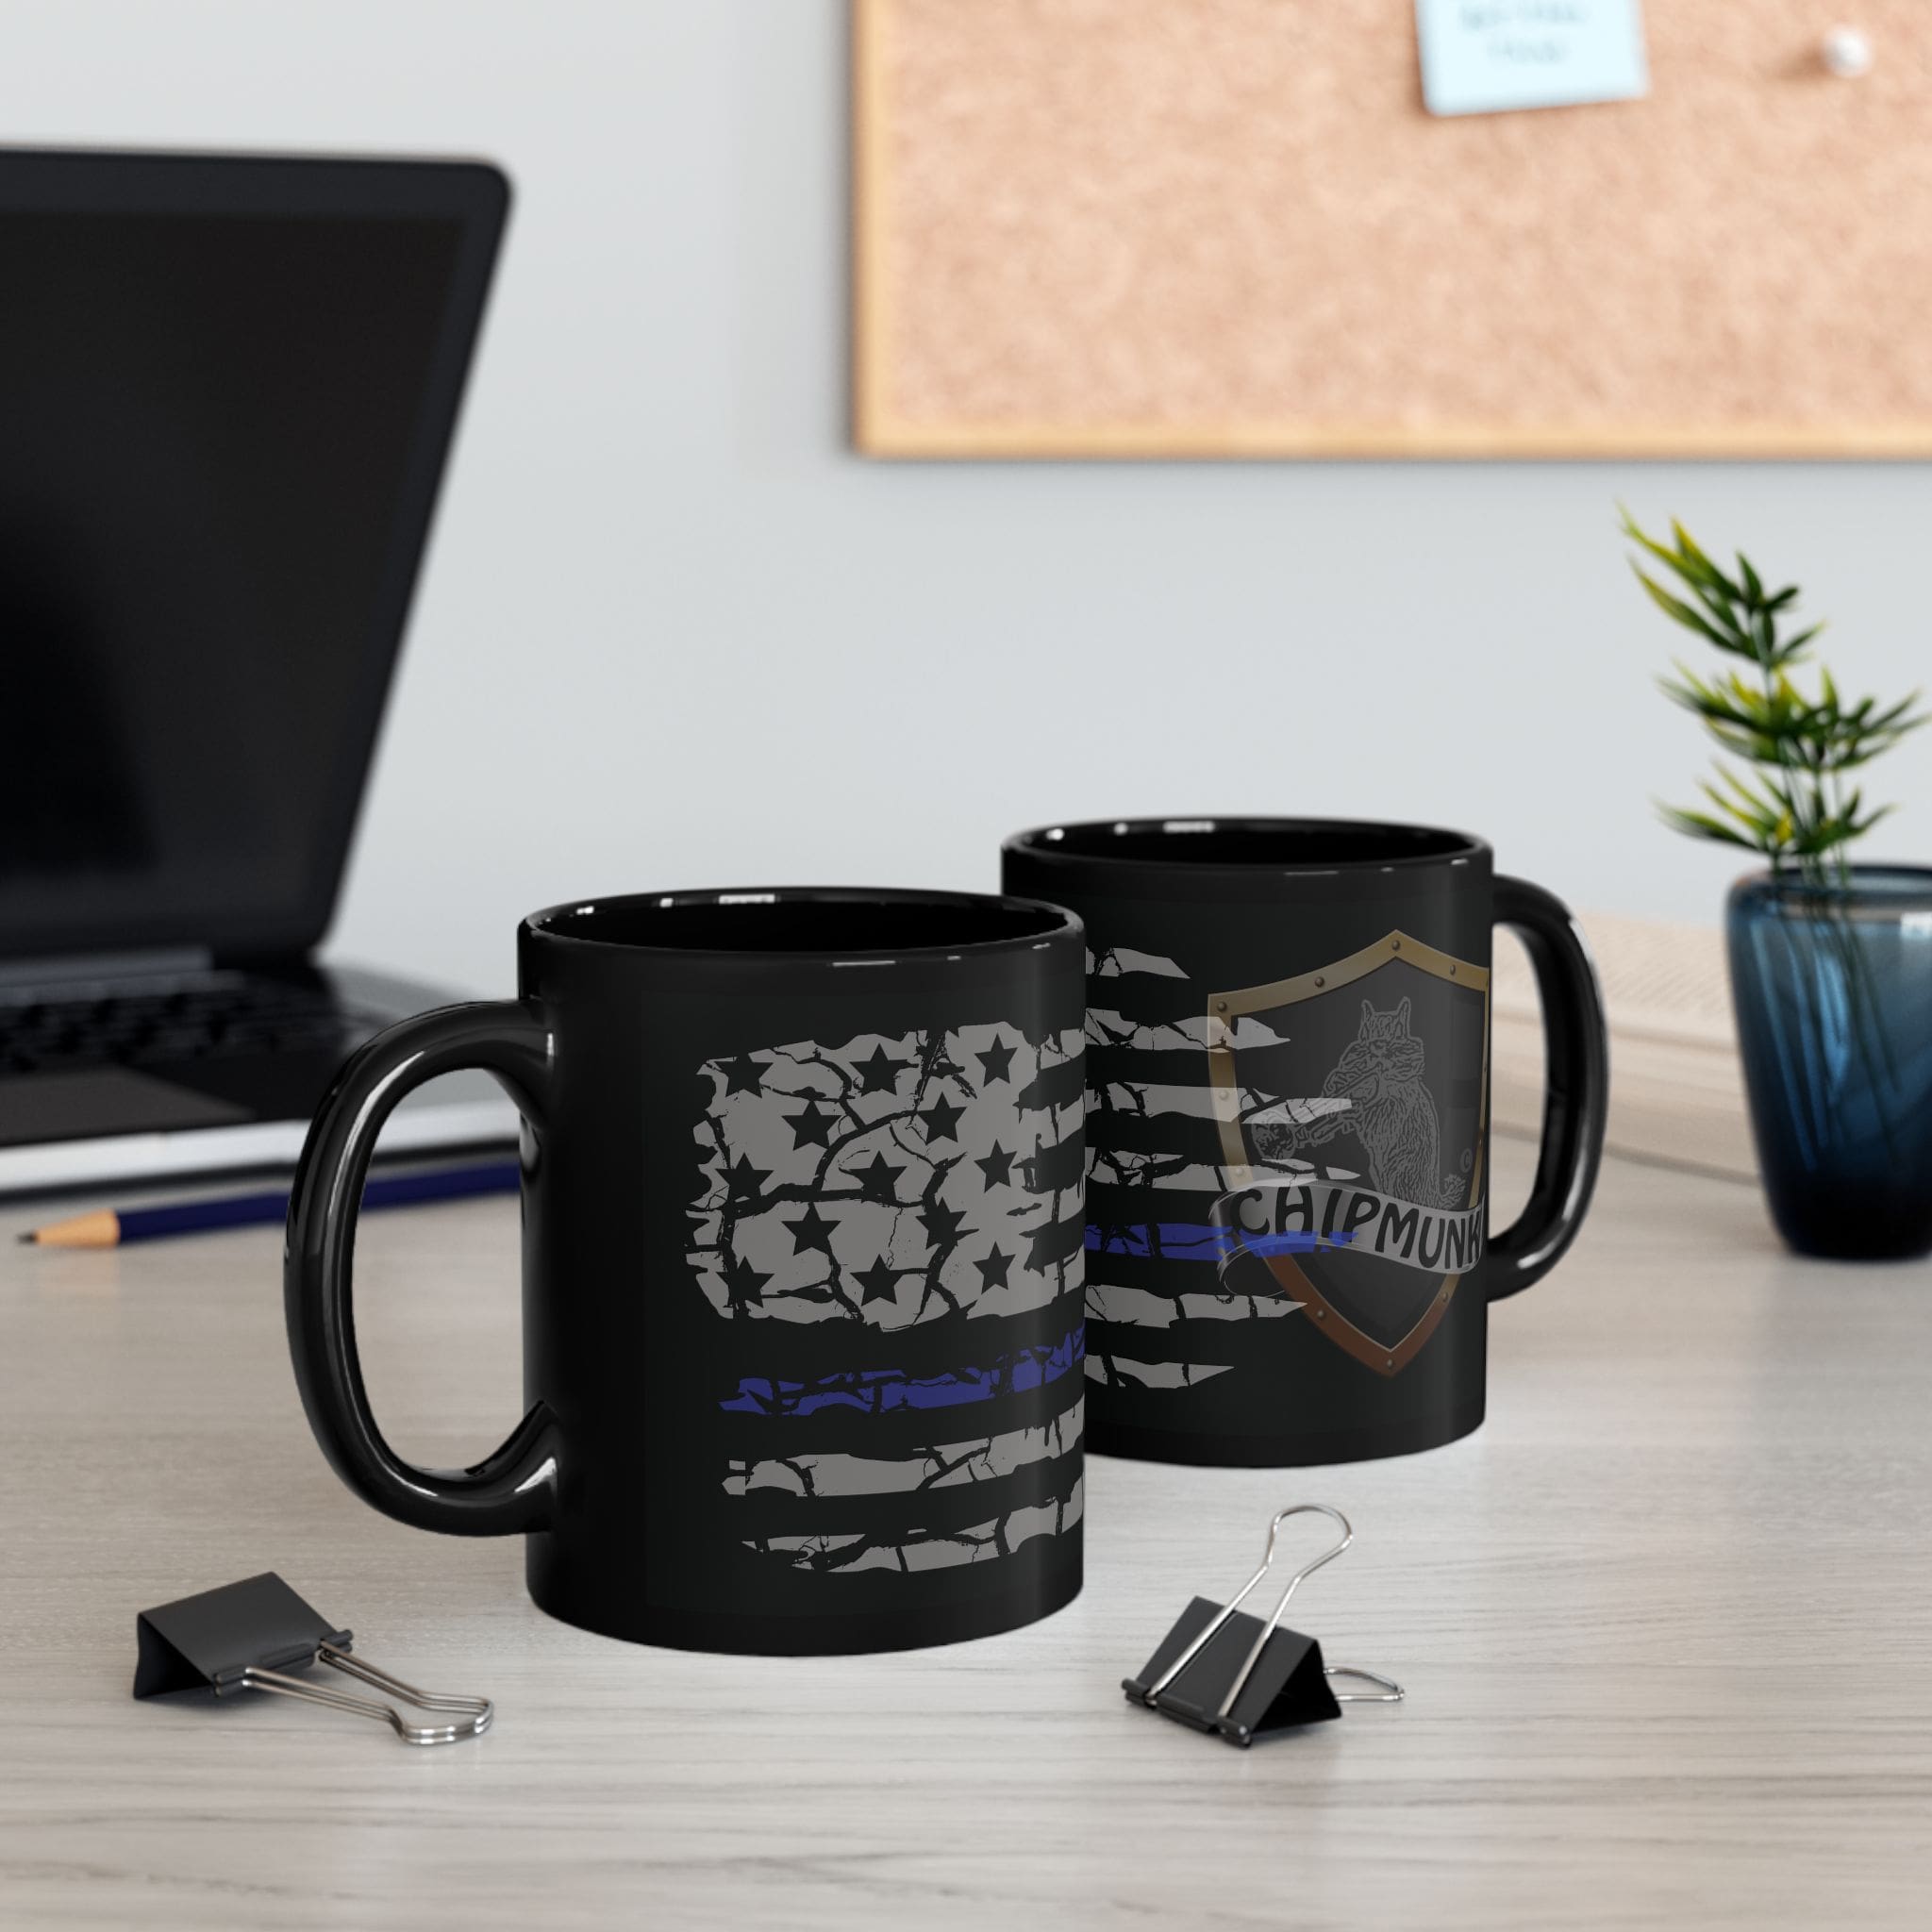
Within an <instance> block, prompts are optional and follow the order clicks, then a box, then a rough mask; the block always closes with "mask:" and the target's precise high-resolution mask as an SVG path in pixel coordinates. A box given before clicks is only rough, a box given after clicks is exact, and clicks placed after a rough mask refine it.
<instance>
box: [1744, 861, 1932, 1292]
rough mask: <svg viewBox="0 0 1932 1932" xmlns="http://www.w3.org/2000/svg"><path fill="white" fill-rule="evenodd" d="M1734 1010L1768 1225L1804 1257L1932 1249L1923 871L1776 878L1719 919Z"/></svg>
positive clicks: (1931, 1043)
mask: <svg viewBox="0 0 1932 1932" xmlns="http://www.w3.org/2000/svg"><path fill="white" fill-rule="evenodd" d="M1725 924H1726V927H1727V930H1728V935H1729V941H1730V959H1731V996H1732V999H1733V1000H1734V1002H1735V1003H1736V1006H1737V1012H1738V1043H1739V1045H1740V1048H1741V1050H1742V1053H1743V1058H1744V1081H1745V1086H1746V1089H1747V1091H1749V1094H1750V1099H1751V1124H1752V1129H1753V1132H1754V1133H1755V1135H1756V1137H1757V1160H1758V1165H1759V1167H1760V1169H1761V1170H1762V1172H1763V1175H1764V1189H1765V1193H1766V1195H1767V1196H1768V1198H1769V1200H1770V1203H1771V1213H1772V1219H1773V1220H1774V1222H1776V1224H1777V1228H1778V1232H1779V1233H1780V1234H1782V1235H1783V1236H1784V1238H1785V1240H1786V1241H1789V1242H1790V1244H1791V1246H1792V1247H1794V1248H1796V1249H1797V1250H1798V1252H1799V1253H1800V1254H1805V1255H1831V1256H1839V1257H1846V1258H1852V1259H1872V1260H1876V1259H1881V1258H1890V1257H1903V1256H1908V1255H1923V1254H1925V1253H1926V1252H1927V1251H1928V1250H1932V869H1928V868H1925V867H1923V866H1854V867H1853V868H1852V870H1851V875H1850V879H1849V882H1848V883H1847V884H1846V885H1844V886H1842V887H1837V886H1830V887H1820V886H1807V885H1802V884H1800V883H1798V882H1796V881H1795V880H1785V879H1781V878H1776V877H1774V875H1773V874H1769V873H1758V874H1752V875H1750V876H1748V877H1745V878H1741V879H1740V880H1739V881H1738V883H1737V884H1736V885H1734V886H1733V887H1732V888H1731V892H1730V898H1729V901H1728V904H1727V907H1726V920H1725Z"/></svg>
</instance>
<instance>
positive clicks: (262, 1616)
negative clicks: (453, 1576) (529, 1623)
mask: <svg viewBox="0 0 1932 1932" xmlns="http://www.w3.org/2000/svg"><path fill="white" fill-rule="evenodd" d="M135 1635H136V1638H137V1640H138V1641H139V1642H140V1645H141V1652H140V1657H139V1658H138V1660H137V1661H136V1663H135V1666H134V1694H135V1695H136V1696H137V1697H158V1696H160V1695H162V1694H163V1693H164V1692H166V1691H195V1690H209V1689H211V1690H212V1691H214V1693H215V1695H216V1696H217V1697H225V1696H228V1695H229V1694H231V1693H232V1692H234V1691H275V1693H276V1694H277V1695H279V1696H282V1697H306V1698H308V1701H309V1702H310V1703H311V1704H326V1705H328V1706H329V1707H331V1708H332V1709H335V1710H353V1711H354V1712H355V1713H356V1714H357V1715H358V1717H373V1718H375V1719H377V1720H379V1721H380V1722H381V1723H383V1724H388V1725H389V1726H390V1727H391V1729H392V1730H393V1731H394V1732H395V1734H396V1736H397V1737H399V1738H400V1739H401V1740H403V1742H404V1743H406V1744H453V1743H455V1742H456V1741H457V1740H458V1738H480V1737H481V1736H482V1735H483V1733H484V1732H485V1731H487V1730H488V1729H489V1728H490V1723H491V1719H492V1718H493V1717H494V1716H495V1715H496V1708H495V1707H494V1706H493V1705H492V1704H491V1702H490V1700H489V1699H488V1698H487V1697H448V1696H444V1695H442V1694H441V1693H440V1692H437V1691H418V1690H415V1689H413V1688H412V1687H411V1686H410V1685H408V1684H405V1683H404V1682H402V1680H401V1679H400V1678H397V1677H391V1675H390V1674H389V1673H388V1672H387V1671H379V1670H377V1669H376V1668H375V1665H374V1664H370V1663H364V1662H363V1660H362V1659H361V1658H360V1657H353V1656H351V1655H350V1648H349V1646H350V1643H351V1641H352V1640H351V1638H350V1635H349V1632H348V1631H346V1630H338V1629H335V1628H334V1627H333V1626H332V1625H331V1624H329V1621H328V1619H327V1618H326V1617H325V1616H323V1615H322V1614H321V1613H320V1612H319V1611H317V1610H314V1609H311V1608H310V1607H309V1606H308V1605H307V1604H305V1603H304V1602H303V1601H302V1599H301V1598H300V1597H299V1596H297V1595H296V1594H295V1592H294V1591H292V1590H291V1589H290V1588H289V1586H288V1585H287V1584H286V1583H284V1582H283V1581H282V1579H281V1578H280V1577H279V1576H277V1575H276V1574H275V1572H274V1571H273V1570H264V1571H263V1572H262V1573H261V1574H260V1575H259V1576H249V1577H244V1578H243V1579H242V1581H241V1582H240V1583H225V1584H224V1585H223V1586H222V1587H221V1589H219V1590H205V1591H202V1592H201V1594H200V1595H199V1596H184V1597H182V1598H181V1599H180V1600H179V1601H178V1602H176V1603H172V1604H162V1605H160V1606H159V1607H158V1608H156V1609H152V1610H142V1613H141V1614H140V1616H139V1617H137V1618H136V1619H135ZM316 1663H325V1664H328V1665H330V1666H331V1667H332V1668H334V1669H335V1670H338V1671H341V1672H342V1673H343V1674H345V1675H347V1676H351V1677H357V1678H359V1679H360V1680H361V1681H362V1682H363V1683H365V1684H372V1685H374V1686H375V1689H376V1690H378V1691H386V1692H387V1693H388V1694H389V1695H390V1696H391V1697H394V1698H397V1699H399V1700H400V1701H401V1702H403V1703H404V1704H412V1705H414V1706H415V1707H416V1708H417V1709H418V1710H440V1711H460V1712H462V1713H463V1716H462V1719H461V1721H460V1722H459V1723H452V1724H408V1723H405V1721H404V1719H403V1715H402V1713H401V1712H400V1711H399V1710H397V1709H396V1707H395V1706H394V1705H391V1704H378V1703H377V1702H376V1701H375V1698H373V1697H358V1696H357V1695H356V1694H355V1692H354V1691H334V1690H330V1689H329V1688H328V1687H327V1686H326V1685H323V1684H311V1683H308V1682H305V1681H304V1680H303V1679H302V1678H300V1677H296V1676H291V1675H290V1673H291V1671H303V1670H308V1668H309V1667H310V1666H311V1665H313V1664H316Z"/></svg>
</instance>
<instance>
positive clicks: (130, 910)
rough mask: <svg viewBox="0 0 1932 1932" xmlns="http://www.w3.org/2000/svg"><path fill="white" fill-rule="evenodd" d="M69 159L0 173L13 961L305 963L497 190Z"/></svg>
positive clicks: (430, 491) (283, 166)
mask: <svg viewBox="0 0 1932 1932" xmlns="http://www.w3.org/2000/svg"><path fill="white" fill-rule="evenodd" d="M89 159H90V158H67V160H68V162H69V163H70V164H73V163H76V162H77V163H78V164H79V175H80V179H79V182H78V192H75V182H74V180H73V179H72V178H69V179H68V180H67V181H66V182H64V183H63V182H62V180H60V179H59V178H58V177H59V176H60V175H61V173H62V170H61V165H60V163H61V158H57V157H18V156H6V155H0V286H4V287H5V289H6V291H7V296H6V300H5V301H4V302H0V662H4V664H5V667H6V674H5V678H4V682H0V953H5V954H7V955H10V956H21V955H48V954H56V953H64V952H74V951H82V950H98V949H103V948H114V949H126V950H136V949H147V948H157V947H163V946H169V945H178V944H196V945H208V946H210V947H213V948H214V949H216V950H218V951H224V952H226V953H229V954H231V955H243V954H248V953H263V952H275V951H278V950H283V951H285V950H296V949H300V948H302V947H304V946H306V945H308V944H310V943H312V942H313V941H314V940H315V939H317V938H319V936H320V934H321V931H322V928H323V926H324V925H325V923H326V919H327V916H328V911H329V909H330V907H331V905H332V903H333V899H334V894H335V889H336V886H337V883H338V881H339V877H340V873H341V864H342V860H343V856H344V853H345V851H346V847H347V841H348V837H349V833H350V830H351V828H352V824H353V819H354V812H355V808H356V804H357V801H358V797H359V794H360V792H361V789H362V784H363V779H364V776H365V774H366V770H367V765H368V760H369V757H370V753H371V748H372V744H373V741H374V735H375V724H376V721H377V717H378V715H379V712H380V708H381V701H382V697H383V694H384V691H385V689H386V686H387V680H388V675H389V671H390V667H391V662H392V659H393V657H394V653H395V648H396V644H397V641H398V638H399V636H400V633H401V628H402V623H403V618H404V614H405V611H406V608H407V605H408V593H409V589H410V586H411V583H412V581H413V578H414V575H415V570H416V565H417V562H418V558H419V555H420V551H421V547H422V543H423V540H424V536H425V530H426V527H427V522H428V516H429V510H430V505H431V500H432V498H433V495H434V491H435V485H436V480H437V476H438V474H439V472H440V470H441V459H442V456H443V452H444V448H445V446H446V443H447V440H448V436H449V433H450V428H451V425H452V423H453V420H454V415H455V408H456V402H457V398H458V392H459V391H460V387H461V379H462V375H463V370H464V367H465V366H466V364H467V360H468V355H469V349H470V344H471V341H472V338H473V336H474V332H475V324H476V320H477V314H478V311H479V309H480V305H481V299H482V293H483V287H484V283H485V282H486V281H487V275H488V261H489V256H490V253H491V249H492V248H493V243H494V239H495V232H496V229H495V224H494V223H493V222H491V223H488V230H489V231H488V234H487V235H486V236H485V237H484V238H483V242H482V246H481V250H480V260H479V248H478V235H477V229H478V225H479V212H480V213H482V214H485V215H487V214H488V213H489V212H491V210H490V209H489V208H487V207H486V208H483V209H481V210H479V208H478V207H477V205H476V203H477V194H476V187H477V183H476V180H475V177H476V176H479V175H487V174H488V171H485V170H480V169H475V170H466V169H459V168H450V167H441V168H438V167H433V166H429V167H411V166H410V165H409V164H406V163H404V164H359V165H358V164H325V163H310V164H303V163H288V162H254V161H248V160H244V159H237V160H234V161H231V162H219V161H196V162H192V163H174V164H170V163H167V162H159V163H157V162H155V161H153V160H152V159H151V158H150V159H149V160H148V161H147V162H146V163H145V164H143V162H142V158H139V157H134V158H125V157H124V158H92V169H90V167H89V166H88V161H89ZM23 162H25V163H27V164H29V169H28V175H27V176H26V177H25V178H23V177H22V176H21V175H19V174H18V172H17V170H18V164H20V163H23ZM33 164H38V165H39V167H40V169H41V171H42V172H41V174H40V176H39V179H38V183H37V182H36V180H35V179H34V178H32V177H31V167H32V165H33ZM50 164H51V166H52V177H50V176H49V175H48V174H47V172H46V171H47V169H48V167H49V165H50ZM143 165H144V169H145V171H144V172H143ZM10 170H14V171H16V173H15V174H14V175H11V176H10V175H9V171H10ZM117 171H118V172H119V173H120V175H121V182H120V186H119V187H118V189H117V185H116V181H115V179H114V175H115V174H116V172H117ZM425 175H441V176H452V175H455V176H465V177H469V178H467V179H465V180H463V181H460V182H458V183H455V184H447V183H446V184H445V185H444V192H442V193H441V196H440V197H439V195H438V193H437V192H435V184H434V183H429V182H425V180H424V178H423V177H424V176H425ZM326 177H334V178H333V180H331V179H329V178H326ZM50 178H51V179H52V192H49V188H48V184H49V180H50ZM488 179H489V181H490V182H492V183H498V187H497V192H496V193H495V195H494V196H493V197H491V196H490V195H488V194H486V195H485V196H484V200H485V202H486V203H488V202H490V201H491V200H492V199H493V202H494V208H493V212H494V214H495V216H496V217H497V218H498V219H499V220H500V215H501V191H500V181H499V177H496V176H494V175H488ZM10 185H13V186H17V187H18V188H19V190H20V192H13V193H9V192H8V188H9V186H10ZM451 186H454V188H455V190H456V192H454V193H452V192H449V189H450V187H451ZM439 198H440V199H441V201H442V203H443V204H444V205H443V206H442V207H441V208H438V207H437V206H435V203H436V202H437V200H438V199H439ZM50 202H51V203H52V204H54V205H51V206H50V205H48V204H49V203H50ZM278 203H280V204H282V205H281V206H277V204H278ZM23 204H25V205H23ZM36 204H38V205H36ZM63 204H64V205H63Z"/></svg>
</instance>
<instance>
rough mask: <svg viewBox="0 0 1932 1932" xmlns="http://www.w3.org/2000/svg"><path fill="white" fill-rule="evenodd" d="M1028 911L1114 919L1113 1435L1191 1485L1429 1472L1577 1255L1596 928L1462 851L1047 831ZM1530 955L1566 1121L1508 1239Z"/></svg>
mask: <svg viewBox="0 0 1932 1932" xmlns="http://www.w3.org/2000/svg"><path fill="white" fill-rule="evenodd" d="M1004 858H1005V865H1004V880H1005V885H1006V889H1007V891H1010V892H1016V893H1024V894H1026V895H1028V896H1031V897H1037V898H1041V899H1048V900H1051V901H1053V902H1054V903H1056V904H1058V905H1062V906H1066V907H1069V908H1072V909H1073V910H1074V912H1076V913H1077V914H1078V915H1079V916H1080V918H1081V920H1082V921H1083V922H1084V923H1085V924H1086V928H1087V942H1088V948H1089V964H1088V981H1087V1003H1088V1013H1087V1076H1088V1109H1087V1143H1088V1188H1087V1233H1086V1245H1087V1279H1088V1284H1089V1288H1088V1326H1087V1364H1088V1375H1089V1378H1090V1387H1089V1403H1088V1443H1089V1446H1090V1447H1091V1448H1093V1449H1096V1450H1102V1451H1110V1452H1113V1453H1115V1454H1120V1455H1126V1456H1141V1457H1156V1458H1160V1459H1165V1460H1171V1461H1179V1462H1223V1463H1314V1462H1328V1461H1339V1460H1344V1459H1350V1458H1354V1457H1371V1456H1391V1455H1398V1454H1401V1453H1403V1452H1405V1451H1408V1450H1415V1449H1426V1448H1430V1447H1433V1446H1434V1445H1436V1444H1438V1443H1441V1442H1447V1441H1452V1440H1453V1439H1454V1438H1456V1437H1457V1436H1460V1435H1463V1434H1465V1433H1466V1432H1467V1431H1469V1430H1471V1429H1473V1428H1474V1427H1475V1426H1476V1424H1478V1423H1480V1422H1481V1421H1482V1418H1483V1410H1484V1403H1485V1387H1484V1376H1485V1361H1486V1354H1487V1338H1488V1308H1489V1304H1490V1303H1491V1302H1492V1301H1496V1300H1500V1299H1501V1298H1502V1297H1503V1296H1505V1295H1509V1294H1514V1293H1515V1292H1516V1291H1518V1290H1520V1289H1523V1288H1526V1287H1527V1286H1528V1285H1529V1284H1530V1283H1531V1282H1533V1281H1535V1280H1536V1279H1537V1278H1538V1277H1539V1276H1540V1275H1541V1274H1544V1273H1545V1272H1546V1271H1547V1270H1548V1269H1549V1268H1550V1267H1551V1266H1552V1265H1553V1264H1554V1263H1555V1262H1556V1260H1557V1257H1559V1256H1560V1255H1561V1254H1562V1252H1563V1250H1564V1249H1565V1248H1566V1247H1567V1246H1568V1245H1569V1243H1570V1241H1571V1240H1572V1239H1573V1238H1574V1235H1575V1233H1576V1230H1577V1228H1578V1226H1579V1224H1581V1222H1582V1219H1583V1215H1584V1211H1585V1209H1586V1208H1588V1206H1589V1203H1590V1197H1591V1189H1592V1187H1593V1186H1594V1183H1595V1179H1596V1171H1597V1165H1598V1162H1599V1159H1600V1158H1601V1154H1602V1149H1603V1133H1604V1116H1605V1108H1606V1103H1607V1097H1608V1058H1607V1042H1606V1036H1605V1026H1604V1011H1603V1001H1602V996H1601V994H1600V992H1599V991H1598V988H1597V983H1596V977H1595V974H1594V973H1593V971H1592V970H1591V964H1590V959H1589V956H1588V954H1587V952H1586V951H1585V949H1584V946H1583V943H1582V941H1581V939H1580V937H1579V936H1578V933H1577V929H1576V925H1575V923H1574V920H1573V919H1572V918H1571V916H1570V914H1569V913H1568V912H1567V911H1566V910H1565V909H1564V908H1563V907H1562V906H1561V905H1560V904H1559V903H1558V902H1557V900H1556V899H1554V898H1552V897H1551V896H1550V894H1549V893H1547V892H1545V891H1542V890H1541V889H1540V888H1539V887H1536V886H1532V885H1527V884H1525V883H1524V882H1523V881H1522V880H1520V879H1512V878H1499V877H1494V876H1492V873H1491V854H1490V848H1489V847H1488V846H1487V845H1485V844H1484V843H1483V842H1482V841H1480V840H1477V839H1471V838H1467V837H1465V836H1463V835H1462V834H1460V833H1456V832H1444V831H1435V830H1430V829H1427V828H1424V827H1418V826H1409V825H1381V824H1350V823H1343V822H1324V821H1319V820H1288V819H1178V820H1177V819H1169V820H1146V821H1139V822H1115V823H1100V824H1068V825H1053V826H1047V827H1044V828H1042V829H1041V830H1038V831H1032V832H1025V833H1022V834H1021V835H1020V836H1018V837H1017V838H1014V839H1012V840H1010V841H1008V844H1007V846H1006V849H1005V855H1004ZM1497 923H1500V924H1506V925H1508V926H1511V927H1513V928H1514V929H1515V930H1516V931H1517V932H1519V933H1520V934H1521V935H1522V938H1523V940H1524V943H1525V945H1526V947H1527V949H1528V952H1529V957H1530V959H1531V962H1532V964H1533V965H1534V967H1535V970H1536V976H1537V982H1538V986H1539V988H1540V991H1541V996H1542V1006H1543V1013H1544V1027H1545V1033H1546V1038H1547V1067H1548V1080H1547V1097H1546V1101H1545V1112H1544V1120H1543V1130H1542V1148H1541V1157H1540V1159H1539V1161H1538V1165H1537V1174H1536V1181H1535V1185H1534V1188H1533V1190H1532V1191H1531V1194H1530V1198H1529V1202H1528V1205H1527V1206H1526V1207H1525V1208H1524V1211H1523V1213H1522V1215H1521V1216H1520V1217H1519V1219H1518V1220H1517V1221H1516V1222H1515V1223H1514V1224H1512V1225H1510V1226H1509V1227H1507V1228H1505V1229H1503V1230H1501V1231H1500V1232H1498V1233H1497V1234H1495V1235H1494V1236H1493V1238H1492V1237H1491V1235H1490V1233H1489V1227H1488V1178H1489V1172H1490V1162H1489V1132H1490V937H1491V926H1492V925H1493V924H1497Z"/></svg>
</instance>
